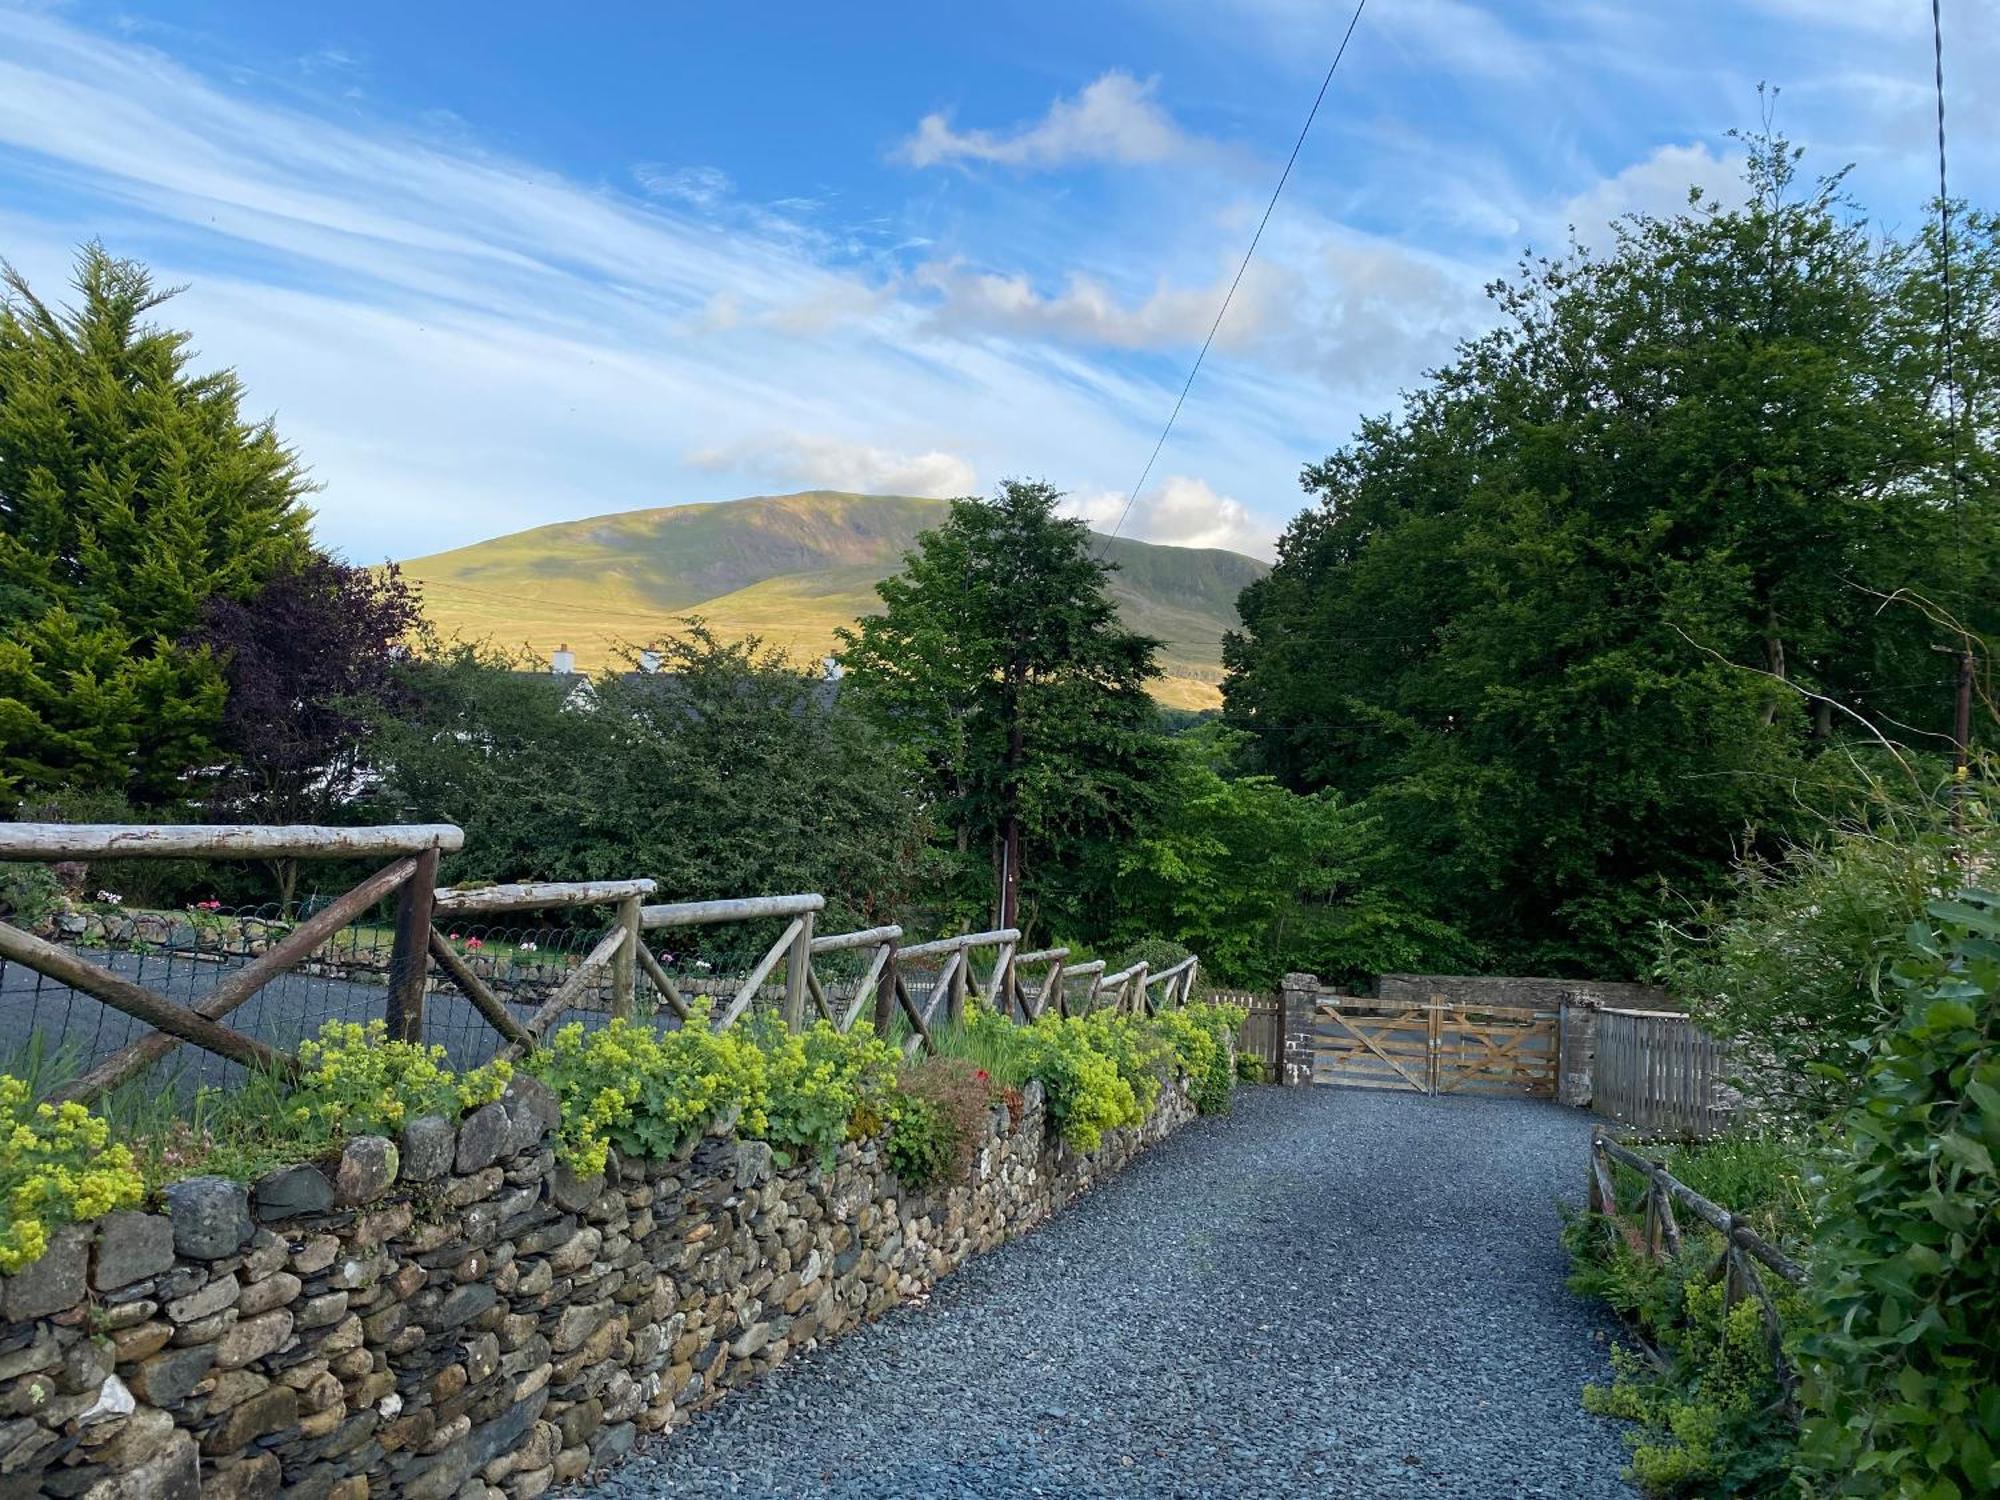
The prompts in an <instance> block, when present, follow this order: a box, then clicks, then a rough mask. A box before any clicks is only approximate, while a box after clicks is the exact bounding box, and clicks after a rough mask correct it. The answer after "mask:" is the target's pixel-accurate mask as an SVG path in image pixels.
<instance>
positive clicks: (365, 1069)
mask: <svg viewBox="0 0 2000 1500" xmlns="http://www.w3.org/2000/svg"><path fill="white" fill-rule="evenodd" d="M513 1072H514V1070H513V1066H512V1065H511V1064H509V1063H506V1062H490V1063H487V1064H486V1065H485V1066H484V1067H480V1068H474V1069H473V1070H472V1071H471V1072H469V1073H465V1074H455V1073H453V1072H452V1071H451V1069H450V1068H449V1067H447V1066H446V1065H445V1051H444V1048H442V1047H426V1046H423V1045H422V1044H421V1043H417V1042H392V1041H390V1040H389V1028H388V1025H387V1023H385V1022H382V1021H370V1022H368V1023H366V1024H365V1025H364V1024H362V1023H360V1022H356V1021H329V1022H327V1023H326V1025H324V1026H322V1027H321V1028H320V1032H319V1035H318V1036H317V1037H315V1038H312V1039H311V1040H308V1041H305V1042H301V1043H300V1044H299V1075H298V1078H297V1081H296V1082H295V1083H294V1084H293V1086H292V1088H291V1089H290V1091H289V1093H288V1096H287V1098H286V1101H285V1106H284V1119H285V1122H286V1125H287V1127H288V1130H287V1134H288V1135H289V1136H290V1138H292V1139H293V1140H295V1141H296V1142H298V1143H299V1149H300V1150H301V1151H303V1152H305V1153H307V1154H310V1153H312V1152H313V1151H315V1150H317V1149H318V1148H319V1147H321V1146H323V1145H326V1144H331V1143H333V1142H337V1141H340V1140H343V1139H345V1138H346V1137H347V1136H350V1135H364V1134H376V1133H382V1134H389V1135H393V1134H395V1133H396V1132H397V1131H398V1130H400V1129H401V1128H402V1127H403V1125H404V1124H405V1123H406V1122H408V1121H410V1120H413V1119H416V1118H418V1117H420V1116H423V1115H443V1116H445V1117H446V1118H447V1119H454V1120H455V1119H457V1118H458V1116H459V1115H461V1114H462V1113H464V1112H465V1111H466V1110H468V1109H477V1108H478V1107H479V1106H480V1105H482V1104H490V1103H492V1102H493V1101H494V1100H495V1099H498V1098H499V1097H500V1095H501V1094H502V1093H503V1092H505V1090H506V1088H507V1080H508V1079H509V1078H511V1077H512V1076H513Z"/></svg>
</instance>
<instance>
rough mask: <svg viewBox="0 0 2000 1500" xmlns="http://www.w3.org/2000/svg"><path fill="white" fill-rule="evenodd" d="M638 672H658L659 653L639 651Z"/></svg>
mask: <svg viewBox="0 0 2000 1500" xmlns="http://www.w3.org/2000/svg"><path fill="white" fill-rule="evenodd" d="M639 670H640V671H641V672H657V671H659V670H660V653H659V652H657V651H641V652H640V653H639Z"/></svg>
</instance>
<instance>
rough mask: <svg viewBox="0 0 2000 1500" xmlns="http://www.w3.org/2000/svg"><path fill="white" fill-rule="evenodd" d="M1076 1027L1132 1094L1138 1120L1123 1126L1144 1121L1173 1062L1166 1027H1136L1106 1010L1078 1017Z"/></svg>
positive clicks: (1124, 1017)
mask: <svg viewBox="0 0 2000 1500" xmlns="http://www.w3.org/2000/svg"><path fill="white" fill-rule="evenodd" d="M1076 1024H1077V1029H1078V1031H1079V1032H1080V1033H1081V1035H1082V1036H1083V1038H1084V1040H1085V1042H1086V1043H1087V1044H1088V1045H1089V1046H1091V1047H1093V1048H1095V1049H1096V1050H1097V1051H1098V1052H1100V1053H1102V1054H1103V1055H1104V1056H1106V1057H1108V1058H1110V1059H1111V1065H1112V1066H1113V1067H1114V1068H1116V1069H1117V1070H1118V1077H1119V1079H1120V1081H1121V1082H1123V1083H1124V1085H1125V1087H1126V1088H1127V1089H1129V1090H1131V1093H1132V1103H1133V1107H1134V1108H1135V1109H1136V1111H1137V1116H1138V1118H1137V1120H1126V1121H1123V1122H1122V1123H1125V1124H1136V1123H1138V1120H1143V1119H1145V1118H1146V1116H1147V1115H1148V1114H1150V1113H1151V1112H1152V1108H1153V1105H1154V1104H1155V1103H1156V1102H1157V1101H1158V1100H1159V1097H1160V1084H1161V1082H1162V1081H1163V1080H1164V1079H1165V1077H1167V1076H1168V1075H1170V1074H1171V1072H1172V1070H1173V1065H1174V1063H1175V1061H1176V1055H1177V1054H1176V1050H1175V1047H1174V1042H1173V1039H1172V1037H1171V1035H1170V1034H1169V1033H1168V1031H1167V1029H1166V1027H1165V1026H1163V1025H1158V1024H1155V1025H1151V1026H1141V1025H1136V1024H1134V1022H1133V1020H1132V1018H1131V1017H1129V1016H1124V1015H1120V1014H1118V1013H1117V1012H1115V1011H1109V1010H1100V1011H1094V1012H1092V1013H1091V1014H1090V1015H1087V1016H1082V1017H1079V1018H1078V1020H1077V1023H1076Z"/></svg>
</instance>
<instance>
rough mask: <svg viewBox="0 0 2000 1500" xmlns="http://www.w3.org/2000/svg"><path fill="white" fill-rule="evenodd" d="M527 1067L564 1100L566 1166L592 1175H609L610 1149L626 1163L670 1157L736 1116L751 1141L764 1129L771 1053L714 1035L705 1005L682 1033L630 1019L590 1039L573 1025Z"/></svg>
mask: <svg viewBox="0 0 2000 1500" xmlns="http://www.w3.org/2000/svg"><path fill="white" fill-rule="evenodd" d="M527 1067H528V1070H529V1071H530V1072H532V1073H534V1074H535V1075H536V1076H537V1077H538V1078H540V1079H541V1080H542V1081H543V1082H544V1083H546V1084H548V1085H549V1086H550V1087H551V1088H553V1089H554V1090H555V1091H556V1095H557V1097H558V1098H559V1099H560V1100H561V1101H562V1114H563V1120H562V1131H561V1135H560V1138H559V1139H560V1147H561V1151H562V1155H563V1159H564V1160H565V1161H566V1162H567V1163H568V1164H569V1166H570V1167H571V1168H572V1169H573V1170H575V1171H578V1172H582V1173H585V1174H590V1173H595V1172H601V1171H603V1170H604V1164H605V1161H606V1159H607V1156H608V1153H609V1150H610V1148H611V1147H613V1146H616V1147H617V1148H618V1150H619V1152H620V1153H621V1154H623V1155H626V1156H632V1157H665V1156H672V1155H673V1154H674V1153H675V1152H676V1151H678V1150H679V1149H680V1148H681V1147H682V1146H683V1145H685V1144H686V1143H687V1142H688V1141H690V1140H692V1139H693V1138H694V1137H696V1136H698V1135H700V1134H701V1133H702V1131H704V1130H706V1129H707V1128H708V1127H709V1125H710V1124H712V1123H713V1122H714V1121H715V1120H717V1119H718V1118H721V1117H723V1116H725V1115H727V1114H729V1113H731V1112H732V1111H733V1112H735V1113H736V1115H737V1119H738V1128H739V1129H740V1130H741V1131H742V1132H743V1133H744V1134H745V1135H759V1134H762V1132H763V1130H764V1126H765V1115H764V1102H765V1059H764V1054H763V1052H762V1051H760V1050H759V1049H758V1047H757V1044H756V1043H755V1042H753V1041H752V1040H751V1039H750V1038H749V1037H747V1036H743V1035H740V1034H739V1033H736V1032H733V1031H726V1032H722V1033H720V1034H717V1033H715V1032H713V1031H710V1030H709V1026H708V1009H707V1006H706V1005H705V1004H704V1005H698V1006H696V1007H695V1008H694V1010H693V1011H692V1013H691V1014H690V1015H689V1017H688V1020H687V1023H686V1024H685V1025H683V1026H682V1027H680V1029H679V1030H676V1031H665V1032H655V1031H653V1030H652V1029H651V1028H650V1027H647V1026H642V1025H638V1024H636V1023H634V1022H631V1021H627V1020H623V1019H613V1020H611V1021H610V1022H608V1023H607V1024H606V1025H604V1026H602V1027H600V1028H599V1029H598V1030H596V1031H585V1030H584V1028H583V1026H582V1024H581V1023H579V1022H571V1023H570V1024H569V1025H567V1026H565V1027H563V1028H562V1030H560V1031H558V1032H557V1033H556V1035H555V1038H554V1040H553V1041H552V1042H551V1043H550V1044H549V1045H548V1046H546V1047H543V1048H540V1049H538V1050H537V1051H536V1052H535V1053H534V1054H533V1055H532V1056H531V1057H530V1058H529V1060H528V1063H527Z"/></svg>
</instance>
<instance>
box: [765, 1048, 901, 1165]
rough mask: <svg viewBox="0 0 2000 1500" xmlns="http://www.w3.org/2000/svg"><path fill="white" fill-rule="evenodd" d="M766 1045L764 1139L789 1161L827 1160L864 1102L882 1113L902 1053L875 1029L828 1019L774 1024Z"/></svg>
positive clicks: (893, 1086)
mask: <svg viewBox="0 0 2000 1500" xmlns="http://www.w3.org/2000/svg"><path fill="white" fill-rule="evenodd" d="M762 1041H763V1043H764V1049H765V1065H764V1077H765V1090H766V1095H765V1105H764V1113H765V1123H764V1128H763V1130H762V1131H761V1132H757V1133H761V1134H762V1135H763V1137H764V1138H765V1139H766V1140H768V1141H770V1142H771V1144H772V1145H773V1146H774V1147H776V1148H777V1149H778V1150H779V1151H781V1152H783V1153H784V1154H785V1156H786V1158H787V1159H788V1160H789V1159H790V1158H791V1157H792V1156H793V1155H794V1154H795V1153H796V1154H809V1155H816V1156H818V1157H819V1158H820V1159H821V1160H822V1161H828V1160H830V1159H831V1158H832V1156H833V1153H834V1152H835V1151H837V1150H838V1149H839V1147H840V1143H841V1142H842V1141H844V1140H846V1139H848V1137H849V1136H850V1135H852V1134H853V1133H854V1130H853V1125H854V1122H855V1119H856V1116H857V1115H858V1114H860V1113H861V1112H862V1111H863V1110H864V1108H865V1109H866V1110H867V1112H868V1113H869V1114H870V1115H872V1116H874V1117H875V1118H876V1119H881V1118H884V1111H885V1109H886V1106H887V1104H888V1102H889V1100H890V1099H891V1097H892V1096H893V1094H894V1093H895V1089H896V1065H897V1063H898V1062H900V1061H901V1054H900V1053H898V1052H897V1051H896V1049H895V1048H894V1047H892V1046H890V1045H889V1044H888V1043H887V1042H885V1041H881V1040H880V1039H878V1038H877V1037H876V1035H875V1033H874V1032H872V1031H853V1032H847V1033H843V1032H842V1031H841V1030H840V1029H839V1028H838V1027H836V1026H835V1025H834V1024H833V1023H832V1022H830V1021H824V1020H822V1021H817V1022H815V1023H814V1024H813V1025H812V1026H810V1027H808V1028H807V1029H806V1030H804V1031H800V1032H790V1033H787V1032H783V1031H779V1030H775V1029H774V1030H772V1031H770V1032H769V1033H767V1034H766V1035H764V1036H763V1037H762Z"/></svg>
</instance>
